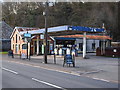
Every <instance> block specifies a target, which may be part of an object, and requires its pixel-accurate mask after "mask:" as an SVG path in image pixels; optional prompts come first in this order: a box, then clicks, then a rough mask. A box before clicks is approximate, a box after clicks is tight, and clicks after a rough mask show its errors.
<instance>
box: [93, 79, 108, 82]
mask: <svg viewBox="0 0 120 90" xmlns="http://www.w3.org/2000/svg"><path fill="white" fill-rule="evenodd" d="M93 79H96V80H101V81H105V82H110V81H108V80H105V79H99V78H93Z"/></svg>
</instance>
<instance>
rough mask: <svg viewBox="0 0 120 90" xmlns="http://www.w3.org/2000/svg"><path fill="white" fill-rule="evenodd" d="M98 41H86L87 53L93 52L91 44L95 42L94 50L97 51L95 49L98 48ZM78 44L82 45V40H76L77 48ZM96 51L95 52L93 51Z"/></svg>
mask: <svg viewBox="0 0 120 90" xmlns="http://www.w3.org/2000/svg"><path fill="white" fill-rule="evenodd" d="M99 41H100V40H93V39H87V46H86V47H87V52H93V51H94V50H93V49H92V43H94V42H95V49H97V47H99ZM79 43H83V39H82V38H80V39H76V43H75V44H76V45H77V47H79ZM95 51H96V50H95Z"/></svg>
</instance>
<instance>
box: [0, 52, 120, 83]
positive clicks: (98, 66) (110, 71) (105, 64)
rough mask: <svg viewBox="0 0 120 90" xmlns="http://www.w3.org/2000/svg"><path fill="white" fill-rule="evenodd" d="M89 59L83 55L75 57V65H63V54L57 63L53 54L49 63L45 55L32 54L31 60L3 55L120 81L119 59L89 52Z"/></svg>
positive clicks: (25, 61)
mask: <svg viewBox="0 0 120 90" xmlns="http://www.w3.org/2000/svg"><path fill="white" fill-rule="evenodd" d="M87 55H88V57H89V59H83V58H82V55H79V56H78V57H76V58H75V67H72V65H71V66H70V67H68V66H66V65H65V66H64V67H63V60H64V58H63V56H56V64H54V57H53V55H48V60H47V61H48V64H44V63H43V62H44V59H43V57H44V56H43V55H40V56H31V59H30V60H26V59H25V60H22V59H20V58H19V56H15V58H11V57H8V56H7V55H3V56H2V58H3V60H8V61H9V62H14V63H19V64H23V65H28V66H33V67H38V68H42V69H47V70H52V71H57V72H62V73H69V74H73V75H76V76H84V77H89V78H93V79H97V80H101V81H107V82H114V83H119V80H118V67H119V63H118V61H119V59H118V58H111V57H102V56H95V54H91V53H90V54H87Z"/></svg>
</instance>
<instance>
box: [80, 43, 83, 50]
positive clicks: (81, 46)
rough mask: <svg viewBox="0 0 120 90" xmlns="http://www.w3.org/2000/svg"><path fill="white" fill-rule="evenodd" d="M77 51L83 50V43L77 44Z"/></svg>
mask: <svg viewBox="0 0 120 90" xmlns="http://www.w3.org/2000/svg"><path fill="white" fill-rule="evenodd" d="M79 49H80V50H81V51H82V50H83V43H79Z"/></svg>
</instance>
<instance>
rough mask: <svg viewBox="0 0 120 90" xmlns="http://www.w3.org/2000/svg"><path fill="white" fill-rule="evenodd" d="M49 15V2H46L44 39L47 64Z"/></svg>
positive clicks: (45, 61)
mask: <svg viewBox="0 0 120 90" xmlns="http://www.w3.org/2000/svg"><path fill="white" fill-rule="evenodd" d="M47 17H48V2H47V1H46V2H45V34H44V37H45V41H44V63H45V64H47V53H48V51H47V50H48V45H47V37H48V33H47V31H48V26H47Z"/></svg>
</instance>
